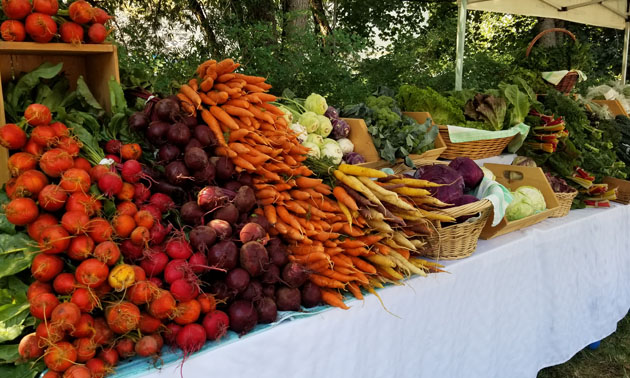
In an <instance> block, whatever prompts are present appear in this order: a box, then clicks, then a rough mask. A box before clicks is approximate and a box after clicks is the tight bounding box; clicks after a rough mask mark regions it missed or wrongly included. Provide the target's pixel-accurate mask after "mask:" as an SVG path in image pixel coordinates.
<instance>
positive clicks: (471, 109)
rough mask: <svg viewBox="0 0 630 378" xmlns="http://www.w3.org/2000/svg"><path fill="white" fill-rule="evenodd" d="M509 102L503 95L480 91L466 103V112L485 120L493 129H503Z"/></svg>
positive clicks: (477, 118) (469, 115) (477, 119)
mask: <svg viewBox="0 0 630 378" xmlns="http://www.w3.org/2000/svg"><path fill="white" fill-rule="evenodd" d="M506 111H507V104H506V102H505V100H504V99H503V98H501V97H496V96H493V95H488V94H482V93H478V94H476V95H475V97H473V98H472V99H471V100H469V101H468V102H467V103H466V106H465V107H464V114H465V115H466V116H467V117H469V118H471V119H473V120H475V121H483V122H485V123H486V124H488V125H489V126H490V129H491V130H501V129H502V128H503V121H504V120H505V113H506Z"/></svg>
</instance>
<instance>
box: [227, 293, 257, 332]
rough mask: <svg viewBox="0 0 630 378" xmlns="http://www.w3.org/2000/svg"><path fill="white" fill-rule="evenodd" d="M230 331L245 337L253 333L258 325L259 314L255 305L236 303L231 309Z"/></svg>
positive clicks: (242, 302) (242, 301) (229, 311)
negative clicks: (250, 332) (248, 333)
mask: <svg viewBox="0 0 630 378" xmlns="http://www.w3.org/2000/svg"><path fill="white" fill-rule="evenodd" d="M228 315H229V317H230V329H232V330H233V331H234V332H236V333H238V334H240V335H243V334H246V333H247V332H249V331H251V330H252V329H253V328H254V327H255V326H256V323H258V313H257V312H256V308H255V307H254V304H253V303H252V302H249V301H244V300H237V301H234V302H233V303H232V304H231V305H230V307H229V309H228Z"/></svg>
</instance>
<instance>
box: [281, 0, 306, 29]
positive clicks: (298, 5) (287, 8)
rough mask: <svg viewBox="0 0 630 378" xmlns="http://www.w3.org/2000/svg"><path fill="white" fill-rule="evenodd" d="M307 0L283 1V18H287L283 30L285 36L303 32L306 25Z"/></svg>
mask: <svg viewBox="0 0 630 378" xmlns="http://www.w3.org/2000/svg"><path fill="white" fill-rule="evenodd" d="M308 2H309V0H284V12H285V16H286V17H289V19H288V22H287V23H286V24H285V27H284V29H285V30H286V34H287V35H290V34H292V33H293V34H294V33H296V32H298V33H299V32H303V31H304V29H305V28H306V25H307V24H308V16H309V15H308V10H309V4H308Z"/></svg>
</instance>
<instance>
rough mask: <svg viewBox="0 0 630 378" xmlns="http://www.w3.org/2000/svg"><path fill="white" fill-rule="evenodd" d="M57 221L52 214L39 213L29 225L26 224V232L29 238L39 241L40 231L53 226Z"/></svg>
mask: <svg viewBox="0 0 630 378" xmlns="http://www.w3.org/2000/svg"><path fill="white" fill-rule="evenodd" d="M57 223H59V222H58V221H57V218H55V216H54V215H50V214H41V215H40V216H39V217H37V219H35V221H33V222H31V223H29V225H28V226H26V231H27V232H28V236H30V237H31V239H33V240H35V241H36V242H39V241H40V239H41V234H42V231H44V229H45V228H46V227H49V226H54V225H56V224H57Z"/></svg>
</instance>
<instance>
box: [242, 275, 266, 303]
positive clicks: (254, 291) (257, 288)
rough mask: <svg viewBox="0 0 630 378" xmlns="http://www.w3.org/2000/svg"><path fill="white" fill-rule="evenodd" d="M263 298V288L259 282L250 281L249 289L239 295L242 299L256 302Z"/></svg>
mask: <svg viewBox="0 0 630 378" xmlns="http://www.w3.org/2000/svg"><path fill="white" fill-rule="evenodd" d="M262 297H263V286H262V284H261V283H260V282H259V281H257V280H250V281H249V285H247V288H245V290H243V292H241V294H240V295H239V298H240V299H244V300H246V301H252V302H255V301H256V300H258V299H260V298H262Z"/></svg>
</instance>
